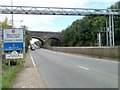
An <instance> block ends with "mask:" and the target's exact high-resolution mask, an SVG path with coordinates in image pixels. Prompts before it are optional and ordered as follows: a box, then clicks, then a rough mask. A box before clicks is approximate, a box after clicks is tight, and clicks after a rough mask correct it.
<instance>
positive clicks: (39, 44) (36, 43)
mask: <svg viewBox="0 0 120 90" xmlns="http://www.w3.org/2000/svg"><path fill="white" fill-rule="evenodd" d="M34 44H35V45H37V46H38V47H42V43H41V42H40V41H36V42H34Z"/></svg>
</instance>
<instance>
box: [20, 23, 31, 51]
mask: <svg viewBox="0 0 120 90" xmlns="http://www.w3.org/2000/svg"><path fill="white" fill-rule="evenodd" d="M21 27H22V28H23V29H24V30H25V51H26V52H27V51H28V46H29V45H30V40H31V33H30V31H28V27H27V26H25V25H24V26H21Z"/></svg>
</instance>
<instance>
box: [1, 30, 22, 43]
mask: <svg viewBox="0 0 120 90" xmlns="http://www.w3.org/2000/svg"><path fill="white" fill-rule="evenodd" d="M3 35H4V36H3V41H4V42H23V29H3Z"/></svg>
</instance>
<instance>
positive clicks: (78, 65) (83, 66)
mask: <svg viewBox="0 0 120 90" xmlns="http://www.w3.org/2000/svg"><path fill="white" fill-rule="evenodd" d="M78 67H79V68H82V69H85V70H90V69H89V68H86V67H84V66H81V65H78Z"/></svg>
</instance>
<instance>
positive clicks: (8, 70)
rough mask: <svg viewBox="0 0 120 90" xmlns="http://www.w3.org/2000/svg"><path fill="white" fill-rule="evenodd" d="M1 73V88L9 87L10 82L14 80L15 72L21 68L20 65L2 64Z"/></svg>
mask: <svg viewBox="0 0 120 90" xmlns="http://www.w3.org/2000/svg"><path fill="white" fill-rule="evenodd" d="M4 68H5V69H4V71H3V73H2V88H10V86H11V84H12V83H13V81H14V80H15V77H16V74H17V73H18V72H20V71H21V70H22V65H16V66H7V65H5V66H4Z"/></svg>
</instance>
